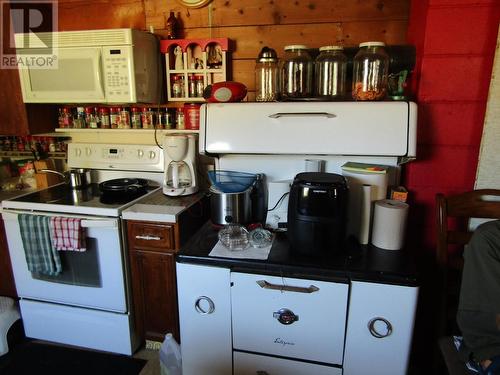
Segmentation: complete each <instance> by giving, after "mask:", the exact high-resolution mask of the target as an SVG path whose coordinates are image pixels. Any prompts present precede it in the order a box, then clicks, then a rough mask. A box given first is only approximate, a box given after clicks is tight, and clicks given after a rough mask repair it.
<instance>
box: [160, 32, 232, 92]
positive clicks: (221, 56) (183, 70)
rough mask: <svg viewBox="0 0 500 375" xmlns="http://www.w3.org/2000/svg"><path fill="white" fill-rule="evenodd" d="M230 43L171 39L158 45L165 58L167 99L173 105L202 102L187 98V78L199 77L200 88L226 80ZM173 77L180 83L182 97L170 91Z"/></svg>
mask: <svg viewBox="0 0 500 375" xmlns="http://www.w3.org/2000/svg"><path fill="white" fill-rule="evenodd" d="M228 45H229V39H227V38H212V39H172V40H162V41H160V49H161V52H162V53H164V54H165V66H166V83H167V97H168V100H169V101H172V102H175V101H177V102H204V101H205V99H203V97H200V96H190V95H189V78H190V76H201V77H202V78H203V88H205V87H207V86H208V85H210V84H212V83H215V82H222V81H225V80H226V67H227V62H226V54H227V51H228ZM174 77H179V78H180V79H181V82H182V87H183V95H181V96H176V95H174V92H173V90H172V85H173V82H174Z"/></svg>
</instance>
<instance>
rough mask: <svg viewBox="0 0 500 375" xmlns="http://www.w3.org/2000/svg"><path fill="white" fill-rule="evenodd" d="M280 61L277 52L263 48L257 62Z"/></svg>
mask: <svg viewBox="0 0 500 375" xmlns="http://www.w3.org/2000/svg"><path fill="white" fill-rule="evenodd" d="M276 61H278V55H277V54H276V51H275V50H274V49H272V48H269V47H267V46H266V47H262V49H261V50H260V52H259V57H257V62H276Z"/></svg>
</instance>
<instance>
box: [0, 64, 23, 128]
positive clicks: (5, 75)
mask: <svg viewBox="0 0 500 375" xmlns="http://www.w3.org/2000/svg"><path fill="white" fill-rule="evenodd" d="M0 82H1V84H2V88H1V90H0V134H3V135H14V134H19V135H26V134H28V132H29V131H28V122H27V121H28V119H27V116H26V109H25V107H24V103H23V96H22V93H21V83H20V82H19V72H18V71H17V69H0Z"/></svg>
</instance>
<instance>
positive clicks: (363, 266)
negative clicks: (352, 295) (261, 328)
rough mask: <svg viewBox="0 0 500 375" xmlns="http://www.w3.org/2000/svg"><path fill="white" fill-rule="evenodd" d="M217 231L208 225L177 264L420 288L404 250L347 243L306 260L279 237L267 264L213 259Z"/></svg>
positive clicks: (195, 236)
mask: <svg viewBox="0 0 500 375" xmlns="http://www.w3.org/2000/svg"><path fill="white" fill-rule="evenodd" d="M217 233H218V229H217V228H214V226H213V225H212V224H211V223H210V222H207V223H205V224H204V226H203V227H202V228H200V230H199V231H198V232H197V233H196V234H195V235H194V236H193V237H191V239H190V240H189V241H188V242H187V243H186V244H185V245H184V246H183V247H182V249H181V251H180V252H179V253H178V254H177V261H178V262H181V263H193V264H203V265H212V266H219V267H226V268H230V269H231V270H232V271H236V272H250V273H252V272H255V273H265V274H270V275H278V276H281V275H286V276H287V277H298V278H314V279H318V280H327V281H330V280H332V281H346V280H362V281H371V282H380V283H386V284H398V285H407V286H416V285H417V274H416V269H415V265H414V261H413V257H412V256H411V255H410V254H409V253H408V252H407V251H405V250H400V251H392V250H383V249H379V248H377V247H375V246H372V245H369V246H361V245H359V244H357V243H356V242H355V241H351V242H349V241H348V242H347V244H346V246H345V248H346V249H345V251H344V252H342V253H337V254H332V255H330V256H325V257H314V258H313V257H306V256H303V255H302V256H301V255H296V254H293V253H291V252H290V247H289V244H288V239H287V237H286V233H276V238H275V239H274V242H273V246H272V248H271V252H270V253H269V257H268V259H267V260H255V259H233V258H221V257H211V256H209V255H208V254H209V253H210V251H211V250H212V248H213V247H214V246H215V244H216V243H217V241H218V238H217Z"/></svg>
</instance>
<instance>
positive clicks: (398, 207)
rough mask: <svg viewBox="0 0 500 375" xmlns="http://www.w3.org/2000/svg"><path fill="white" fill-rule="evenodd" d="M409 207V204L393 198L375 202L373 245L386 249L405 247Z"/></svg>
mask: <svg viewBox="0 0 500 375" xmlns="http://www.w3.org/2000/svg"><path fill="white" fill-rule="evenodd" d="M408 208H409V206H408V204H406V203H404V202H401V201H396V200H391V199H383V200H380V201H377V202H375V210H374V215H373V228H372V244H373V245H375V246H377V247H379V248H381V249H386V250H400V249H401V248H402V247H403V242H404V235H405V229H406V218H407V217H408Z"/></svg>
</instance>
